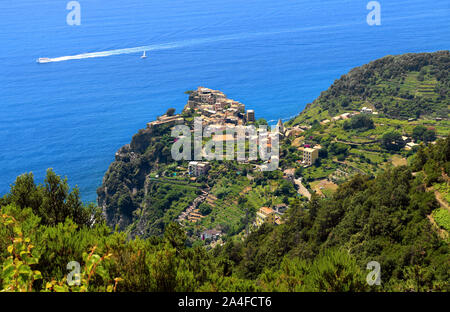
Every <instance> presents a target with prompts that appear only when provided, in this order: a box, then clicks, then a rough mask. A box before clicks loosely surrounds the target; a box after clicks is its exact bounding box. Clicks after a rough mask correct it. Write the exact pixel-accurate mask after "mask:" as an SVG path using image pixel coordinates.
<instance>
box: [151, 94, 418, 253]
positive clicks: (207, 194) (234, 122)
mask: <svg viewBox="0 0 450 312" xmlns="http://www.w3.org/2000/svg"><path fill="white" fill-rule="evenodd" d="M188 93H189V99H188V102H187V104H186V106H185V107H184V109H183V111H182V113H180V114H166V115H163V116H160V117H158V118H157V120H156V121H153V122H150V123H148V124H147V127H148V128H154V127H158V126H161V125H168V126H170V127H172V126H175V125H181V124H185V123H186V121H187V119H188V118H189V117H192V116H195V117H202V122H203V127H206V126H209V127H211V128H213V129H215V130H217V131H218V132H220V131H225V130H226V129H230V128H231V129H233V128H235V127H238V126H248V125H252V124H254V123H255V122H256V121H257V119H256V114H255V110H253V109H246V106H245V105H244V104H243V103H241V102H238V101H235V100H232V99H229V98H228V97H227V96H226V95H225V94H224V93H223V92H221V91H218V90H212V89H209V88H205V87H199V88H198V89H197V90H194V91H189V92H188ZM359 114H364V115H370V116H374V117H376V116H378V115H379V113H378V112H376V111H374V110H373V109H372V108H369V107H366V106H364V107H362V108H361V109H360V110H359V111H352V112H345V113H342V114H340V115H337V116H334V117H332V118H330V119H324V120H322V121H320V125H321V126H327V125H330V124H334V123H337V122H340V121H345V120H349V119H351V118H352V117H353V116H356V115H359ZM187 116H188V117H187ZM412 121H414V120H409V122H412ZM310 129H311V125H307V124H304V125H296V126H292V127H286V126H285V125H284V124H283V123H282V121H281V120H279V121H278V123H277V125H276V126H275V131H274V133H275V134H276V135H278V136H279V137H280V140H282V139H285V138H287V139H289V140H290V142H292V146H293V147H295V148H296V149H297V151H298V152H300V153H301V156H302V158H301V159H298V161H297V162H298V166H300V167H303V168H306V169H307V168H309V167H312V166H314V165H315V164H317V162H318V161H320V150H321V149H322V146H321V145H320V144H312V143H311V140H308V138H307V137H305V136H304V134H305V132H307V131H308V130H310ZM191 131H193V130H191ZM272 135H273V134H272ZM247 139H250V140H258V137H257V136H256V137H247ZM271 139H272V137H270V135H269V138H268V141H267V142H268V147H269V148H270V144H271ZM402 139H403V140H404V141H405V147H404V149H405V150H410V149H412V148H414V147H415V146H416V145H417V143H415V142H414V141H413V140H412V139H411V137H409V136H403V137H402ZM212 140H217V141H222V142H235V136H233V135H229V134H221V135H214V136H213V137H212ZM343 144H349V145H350V146H353V145H354V143H353V142H343ZM335 162H336V163H338V164H339V161H335ZM247 163H248V162H247ZM263 165H264V164H263ZM261 168H262V165H261V164H257V163H253V170H255V171H258V170H259V171H261ZM179 169H180V171H179V172H178V173H177V174H178V175H181V176H185V177H187V178H189V180H190V181H191V182H194V183H195V182H196V181H197V180H198V179H202V178H203V177H207V176H208V174H209V171H210V169H211V164H210V163H209V162H208V161H190V162H188V164H187V167H181V168H179ZM278 170H280V171H282V174H283V178H284V179H285V180H287V181H289V182H290V183H292V185H293V186H294V187H295V189H296V190H297V193H298V196H300V197H304V198H306V199H307V200H310V199H311V198H312V195H313V193H316V194H317V195H318V196H322V197H324V196H325V194H329V193H330V192H334V191H335V190H336V189H337V187H338V185H337V183H338V182H339V181H342V180H345V179H347V178H348V177H349V176H350V175H351V174H352V173H353V172H359V173H363V172H361V171H360V170H359V169H358V168H351V165H347V164H344V162H342V165H341V166H339V167H338V168H336V169H335V170H334V171H333V172H332V173H330V174H329V175H328V176H327V177H325V178H320V179H318V180H317V181H313V182H312V183H309V187H306V186H305V185H304V181H303V177H302V176H298V175H296V169H295V168H278ZM248 177H250V175H248ZM216 201H217V197H215V196H214V194H212V193H211V190H210V189H202V190H201V194H199V195H198V197H197V198H196V199H195V200H194V201H193V202H192V204H191V205H190V206H189V207H187V208H186V209H185V210H184V211H183V212H182V213H181V214H180V215H179V216H178V218H177V221H178V222H179V223H180V224H196V223H201V221H202V219H204V218H205V216H204V215H203V214H202V213H201V211H200V209H199V207H200V206H201V205H202V204H203V203H206V204H207V205H208V206H210V207H213V208H214V207H215V202H216ZM288 208H289V206H288V205H287V204H285V203H283V204H277V205H273V206H272V207H267V206H261V207H260V208H259V210H258V211H257V212H256V218H255V220H254V221H253V223H252V228H253V229H256V228H258V227H260V226H261V225H262V224H264V223H270V224H274V225H279V224H282V223H283V215H284V213H285V212H286V210H287V209H288ZM224 234H225V233H224V231H223V230H222V229H221V228H209V229H205V230H203V231H202V232H201V233H200V234H199V238H200V239H201V240H203V241H207V242H208V243H209V244H210V246H211V247H214V246H215V245H216V244H222V239H221V238H222V236H223V235H224Z"/></svg>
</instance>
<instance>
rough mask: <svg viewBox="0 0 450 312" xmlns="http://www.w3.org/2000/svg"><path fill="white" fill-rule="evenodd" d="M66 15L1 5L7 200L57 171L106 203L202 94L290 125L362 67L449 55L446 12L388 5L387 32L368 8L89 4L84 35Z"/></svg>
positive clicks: (440, 6) (59, 2)
mask: <svg viewBox="0 0 450 312" xmlns="http://www.w3.org/2000/svg"><path fill="white" fill-rule="evenodd" d="M68 2H69V1H65V0H42V1H35V0H33V1H32V0H20V1H17V0H1V1H0V194H4V193H5V192H7V191H8V190H9V185H10V184H11V183H13V181H14V180H15V178H16V176H17V175H19V174H21V173H24V172H29V171H32V172H33V173H34V174H35V176H36V180H37V181H38V182H42V181H43V177H44V175H45V171H46V169H47V168H50V167H51V168H54V170H55V171H56V172H57V173H58V174H61V175H66V176H67V177H68V179H69V183H70V185H71V186H75V185H78V186H79V188H80V190H81V192H82V195H83V199H84V200H85V201H95V199H96V189H97V187H98V186H100V184H101V181H102V177H103V174H104V173H105V171H106V170H107V168H108V166H109V164H110V163H111V162H112V161H113V160H114V153H115V152H116V150H117V149H118V148H119V147H121V146H122V145H124V144H126V143H129V141H130V140H131V136H132V135H133V134H134V133H136V132H137V130H138V129H140V128H143V127H145V124H146V123H147V122H149V121H152V120H153V119H154V118H155V117H156V116H157V115H160V114H162V113H164V112H165V111H166V110H167V108H168V107H175V108H176V109H177V110H178V111H179V110H181V109H182V108H183V106H184V105H185V104H186V100H187V97H186V95H185V94H184V91H186V90H189V89H193V88H196V87H197V86H200V85H201V86H205V87H210V88H214V89H220V90H222V91H223V92H225V93H226V94H227V95H228V96H229V97H231V98H233V99H236V100H239V101H241V102H243V103H245V104H246V106H247V107H248V108H253V109H255V110H256V115H257V118H259V117H263V118H266V119H267V120H276V119H278V118H282V119H287V118H289V117H291V116H294V115H296V114H298V113H299V112H300V111H301V110H302V109H303V108H304V107H305V105H306V104H307V103H309V102H311V101H312V100H314V99H315V98H316V97H317V96H318V95H319V94H320V92H321V91H323V90H325V89H327V88H328V87H329V85H330V84H331V83H332V82H333V81H334V80H335V79H337V78H339V77H340V76H341V75H342V74H344V73H346V72H347V71H348V70H350V69H351V68H353V67H355V66H359V65H362V64H364V63H367V62H369V61H371V60H374V59H376V58H380V57H383V56H385V55H388V54H401V53H406V52H422V51H424V52H431V51H436V50H447V49H449V48H450V19H449V16H450V2H449V1H448V0H435V1H418V0H409V1H391V0H389V1H380V3H381V13H382V16H381V18H382V19H381V22H382V25H381V26H377V27H370V26H368V25H367V23H366V15H367V14H368V12H369V11H368V10H367V9H366V5H367V3H368V1H364V0H353V1H303V0H279V1H273V0H271V1H268V0H245V1H244V0H227V1H225V0H222V1H218V0H210V1H200V0H182V1H181V0H171V1H168V0H149V1H144V0H126V1H124V0H120V1H118V0H109V1H104V0H80V1H79V2H80V4H81V26H68V25H67V23H66V15H67V14H68V12H69V11H67V10H66V5H67V3H68ZM143 46H144V47H145V48H143V49H148V56H149V57H148V58H147V59H146V60H141V59H140V55H141V54H142V52H135V53H131V52H133V51H136V50H130V49H131V48H135V47H143ZM117 49H121V50H120V51H119V52H111V51H113V50H117ZM141 50H142V49H141ZM141 50H140V49H137V51H141ZM105 51H106V52H105ZM91 52H105V53H100V54H98V55H97V56H103V57H93V58H85V57H86V55H84V54H85V53H91ZM78 54H83V55H84V56H83V55H82V56H81V57H80V58H81V59H79V60H67V61H61V62H53V63H48V64H37V63H36V62H35V60H36V58H38V57H50V58H59V57H64V56H73V55H78ZM91 56H92V55H91ZM63 59H64V58H63ZM69 59H70V58H69Z"/></svg>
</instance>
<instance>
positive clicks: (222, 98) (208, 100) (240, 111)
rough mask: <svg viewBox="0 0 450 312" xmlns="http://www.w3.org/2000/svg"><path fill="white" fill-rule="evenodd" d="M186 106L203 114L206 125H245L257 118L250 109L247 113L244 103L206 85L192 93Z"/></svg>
mask: <svg viewBox="0 0 450 312" xmlns="http://www.w3.org/2000/svg"><path fill="white" fill-rule="evenodd" d="M186 108H188V109H192V110H194V111H195V112H197V113H199V114H200V115H202V117H203V123H204V126H206V125H226V126H229V127H233V126H237V125H244V124H245V123H246V122H247V121H254V119H255V112H254V111H253V110H249V111H247V113H246V111H245V105H244V104H242V103H240V102H238V101H235V100H232V99H229V98H227V96H226V95H225V94H224V93H223V92H221V91H218V90H212V89H209V88H204V87H199V88H198V89H197V90H196V91H193V92H192V93H191V94H190V96H189V100H188V103H187V105H186ZM248 117H250V119H248Z"/></svg>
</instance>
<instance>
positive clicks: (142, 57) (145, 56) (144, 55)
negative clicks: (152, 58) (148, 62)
mask: <svg viewBox="0 0 450 312" xmlns="http://www.w3.org/2000/svg"><path fill="white" fill-rule="evenodd" d="M145 58H147V55H146V54H145V51H144V54H142V56H141V59H145Z"/></svg>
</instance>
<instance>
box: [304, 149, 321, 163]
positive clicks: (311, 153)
mask: <svg viewBox="0 0 450 312" xmlns="http://www.w3.org/2000/svg"><path fill="white" fill-rule="evenodd" d="M317 158H319V150H318V149H317V148H309V147H307V148H305V149H303V162H304V163H305V164H306V165H308V166H311V165H312V164H314V162H315V161H316V159H317Z"/></svg>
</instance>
